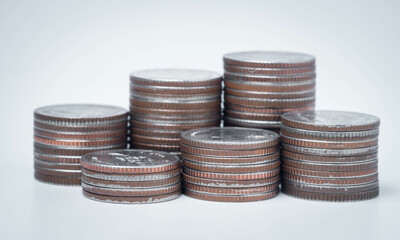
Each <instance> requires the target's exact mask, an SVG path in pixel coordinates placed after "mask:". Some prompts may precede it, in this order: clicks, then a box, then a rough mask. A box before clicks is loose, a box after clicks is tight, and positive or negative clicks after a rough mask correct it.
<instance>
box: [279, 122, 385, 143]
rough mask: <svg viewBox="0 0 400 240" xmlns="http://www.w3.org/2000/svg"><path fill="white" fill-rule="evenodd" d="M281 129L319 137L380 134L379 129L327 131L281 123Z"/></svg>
mask: <svg viewBox="0 0 400 240" xmlns="http://www.w3.org/2000/svg"><path fill="white" fill-rule="evenodd" d="M281 130H282V131H286V132H289V133H292V134H296V135H299V136H304V137H311V138H318V139H327V140H328V139H343V140H345V139H349V140H350V139H353V138H357V139H359V138H376V137H377V136H378V135H379V129H373V130H367V131H355V132H327V131H312V130H306V129H300V128H292V127H288V126H285V125H283V124H282V125H281Z"/></svg>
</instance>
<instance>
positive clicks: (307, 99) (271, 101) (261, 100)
mask: <svg viewBox="0 0 400 240" xmlns="http://www.w3.org/2000/svg"><path fill="white" fill-rule="evenodd" d="M225 96H228V97H229V98H232V99H236V100H237V101H242V102H243V105H242V106H248V107H254V108H257V107H258V108H263V106H258V105H257V106H254V105H253V106H252V105H249V104H248V103H247V104H246V102H247V101H254V102H258V103H259V104H260V105H261V104H265V105H268V104H269V105H271V106H272V105H273V104H285V105H288V106H289V105H290V104H291V103H293V104H296V103H297V104H299V103H302V102H310V101H315V97H314V96H311V97H304V98H288V99H284V98H283V99H268V98H249V97H238V96H234V95H230V94H225ZM228 100H229V99H226V98H225V101H228Z"/></svg>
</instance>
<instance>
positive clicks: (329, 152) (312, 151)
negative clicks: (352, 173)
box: [281, 143, 378, 157]
mask: <svg viewBox="0 0 400 240" xmlns="http://www.w3.org/2000/svg"><path fill="white" fill-rule="evenodd" d="M281 146H282V148H283V149H284V150H287V151H289V152H295V153H300V154H306V155H318V156H332V157H335V156H337V157H343V156H360V155H368V154H371V153H376V152H377V151H378V145H375V146H371V147H366V148H351V149H324V148H306V147H298V146H293V145H289V144H286V143H282V144H281Z"/></svg>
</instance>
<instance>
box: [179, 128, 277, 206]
mask: <svg viewBox="0 0 400 240" xmlns="http://www.w3.org/2000/svg"><path fill="white" fill-rule="evenodd" d="M278 144H279V135H278V134H276V133H274V132H271V131H267V130H261V129H252V128H238V127H224V128H219V127H214V128H204V129H194V130H189V131H186V132H183V133H182V140H181V151H182V164H183V169H182V170H183V187H184V189H183V190H184V193H185V194H186V195H188V196H190V197H194V198H198V199H203V200H211V201H223V202H247V201H260V200H266V199H269V198H272V197H274V196H276V195H277V194H278V192H279V166H280V161H279V147H278Z"/></svg>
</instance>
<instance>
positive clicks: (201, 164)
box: [182, 157, 279, 170]
mask: <svg viewBox="0 0 400 240" xmlns="http://www.w3.org/2000/svg"><path fill="white" fill-rule="evenodd" d="M182 161H183V162H188V163H190V164H191V165H193V166H197V167H209V168H219V169H224V170H229V169H249V168H256V169H257V168H260V167H263V166H268V165H274V164H276V163H278V161H279V159H275V160H274V161H269V162H266V163H261V164H227V163H213V164H209V163H204V162H196V161H191V160H188V159H187V158H184V157H183V158H182Z"/></svg>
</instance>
